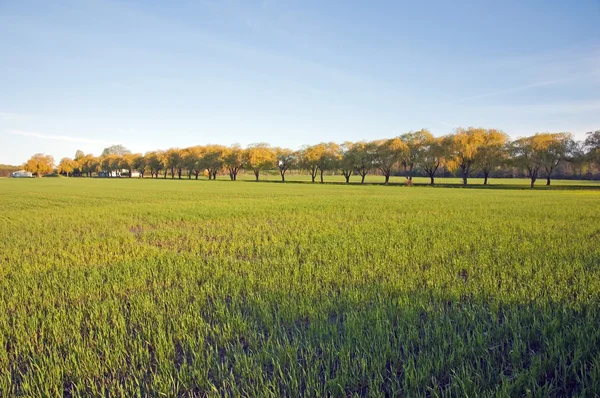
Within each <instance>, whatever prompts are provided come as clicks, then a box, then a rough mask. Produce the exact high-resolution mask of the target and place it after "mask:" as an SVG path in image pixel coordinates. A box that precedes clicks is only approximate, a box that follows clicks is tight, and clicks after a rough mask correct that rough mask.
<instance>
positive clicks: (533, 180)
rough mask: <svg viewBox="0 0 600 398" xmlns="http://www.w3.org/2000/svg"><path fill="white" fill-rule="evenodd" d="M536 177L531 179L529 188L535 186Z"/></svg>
mask: <svg viewBox="0 0 600 398" xmlns="http://www.w3.org/2000/svg"><path fill="white" fill-rule="evenodd" d="M535 180H537V178H536V177H531V188H533V184H535Z"/></svg>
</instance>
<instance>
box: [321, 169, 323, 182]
mask: <svg viewBox="0 0 600 398" xmlns="http://www.w3.org/2000/svg"><path fill="white" fill-rule="evenodd" d="M321 184H323V170H321Z"/></svg>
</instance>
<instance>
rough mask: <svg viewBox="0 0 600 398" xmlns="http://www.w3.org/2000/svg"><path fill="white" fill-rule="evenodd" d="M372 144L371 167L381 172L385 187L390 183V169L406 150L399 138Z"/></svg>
mask: <svg viewBox="0 0 600 398" xmlns="http://www.w3.org/2000/svg"><path fill="white" fill-rule="evenodd" d="M374 144H375V152H374V154H373V165H374V166H375V167H377V168H378V169H379V170H380V171H381V174H383V176H384V177H385V183H386V185H387V184H388V182H389V181H390V175H391V174H392V169H393V168H394V166H395V165H396V164H397V163H398V160H399V159H400V154H401V153H402V152H404V151H406V150H407V149H408V148H407V147H406V144H405V143H404V142H402V140H401V139H400V138H391V139H389V140H380V141H375V143H374Z"/></svg>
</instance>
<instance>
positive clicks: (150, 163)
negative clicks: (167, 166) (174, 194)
mask: <svg viewBox="0 0 600 398" xmlns="http://www.w3.org/2000/svg"><path fill="white" fill-rule="evenodd" d="M162 157H163V156H162V153H161V152H160V151H152V152H147V153H146V154H145V155H144V158H145V159H146V165H147V167H148V168H149V169H150V176H151V177H154V178H158V174H159V173H160V171H161V170H162V169H163V162H162Z"/></svg>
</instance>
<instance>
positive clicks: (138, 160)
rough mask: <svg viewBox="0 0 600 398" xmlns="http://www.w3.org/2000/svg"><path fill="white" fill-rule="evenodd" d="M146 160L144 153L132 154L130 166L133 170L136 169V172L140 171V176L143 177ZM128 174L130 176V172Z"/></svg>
mask: <svg viewBox="0 0 600 398" xmlns="http://www.w3.org/2000/svg"><path fill="white" fill-rule="evenodd" d="M146 161H147V159H146V157H145V156H144V155H142V154H137V155H134V158H133V162H132V167H133V170H137V172H138V173H140V177H141V178H144V174H145V173H146V167H147V162H146ZM129 175H130V176H131V173H129Z"/></svg>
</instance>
